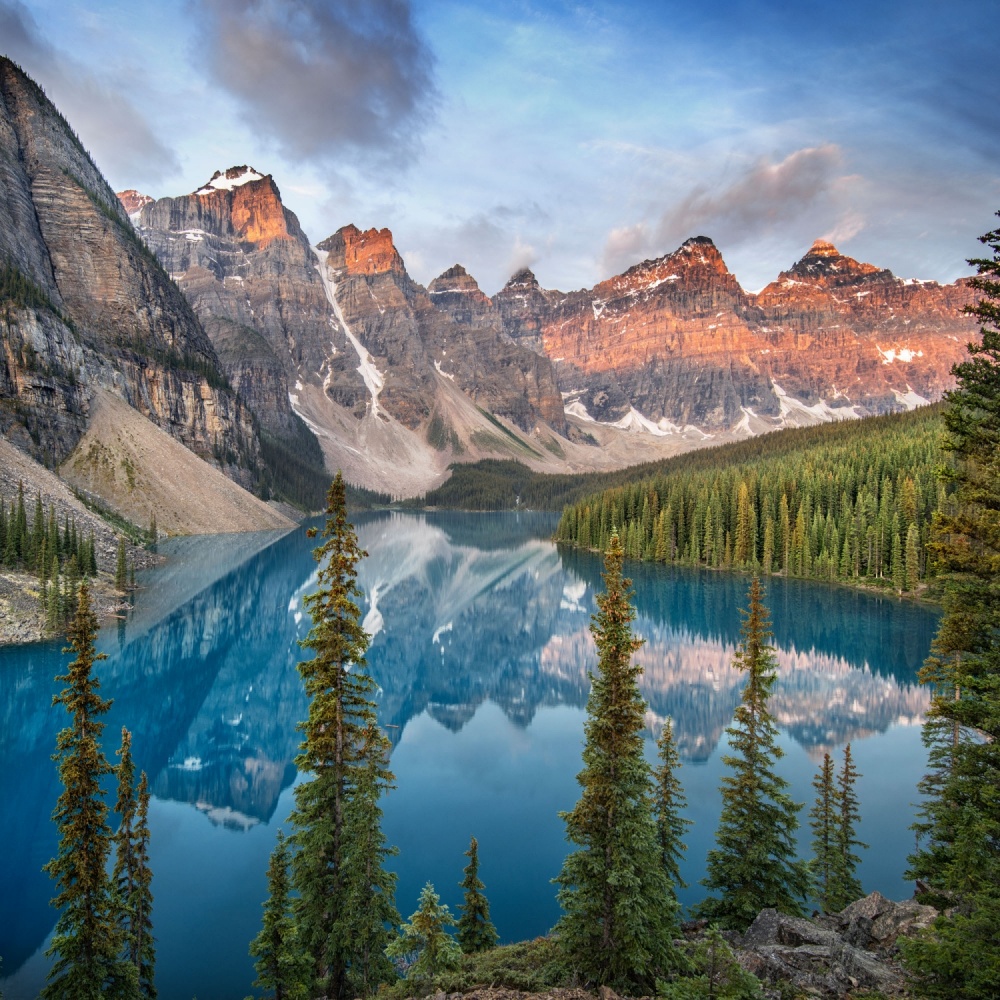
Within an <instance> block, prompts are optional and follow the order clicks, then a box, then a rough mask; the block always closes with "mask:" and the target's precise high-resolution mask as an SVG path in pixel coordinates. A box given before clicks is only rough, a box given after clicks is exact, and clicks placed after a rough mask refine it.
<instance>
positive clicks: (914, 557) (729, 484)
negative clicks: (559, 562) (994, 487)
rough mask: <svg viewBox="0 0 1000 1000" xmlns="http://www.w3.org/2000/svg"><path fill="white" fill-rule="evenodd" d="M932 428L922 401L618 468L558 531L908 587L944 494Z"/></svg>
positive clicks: (917, 574)
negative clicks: (907, 408) (908, 408)
mask: <svg viewBox="0 0 1000 1000" xmlns="http://www.w3.org/2000/svg"><path fill="white" fill-rule="evenodd" d="M941 429H942V428H941V410H940V407H938V406H931V407H925V408H923V409H920V410H915V411H913V412H912V413H903V414H891V415H888V416H883V417H875V418H871V419H867V420H859V421H851V422H849V423H837V424H825V425H822V426H819V427H812V428H807V429H804V430H796V431H782V432H777V433H774V434H770V435H766V436H764V437H759V438H753V439H751V440H748V441H745V442H740V443H738V444H735V445H727V446H725V447H722V448H716V449H711V450H707V451H699V452H692V453H689V454H686V455H682V456H679V457H678V458H675V459H672V460H670V461H669V462H665V463H662V464H661V466H660V468H659V469H657V470H656V471H655V472H653V471H646V472H645V474H641V472H642V470H641V469H634V470H624V472H623V475H624V474H626V473H629V472H631V473H632V481H630V482H624V483H622V484H621V485H616V486H613V487H611V488H607V489H604V490H603V491H601V492H596V491H595V492H594V493H592V494H591V495H589V496H587V497H585V498H582V499H580V500H577V501H576V502H574V503H572V504H570V505H569V506H567V507H566V508H565V509H564V511H563V515H562V518H561V520H560V522H559V527H558V529H557V533H556V537H557V539H558V540H560V541H563V542H569V543H572V544H575V545H578V546H581V547H583V548H594V549H604V548H605V547H606V546H607V543H608V540H609V538H610V537H611V534H612V532H613V531H614V530H617V531H618V532H619V533H620V535H621V537H622V539H623V544H624V548H625V553H626V556H627V557H629V558H633V559H646V560H655V561H657V562H676V563H681V564H685V565H691V566H706V567H711V568H723V569H731V568H734V569H750V570H760V571H762V572H764V573H784V574H786V575H789V576H799V577H810V578H814V579H830V580H846V581H852V582H861V581H864V582H870V583H873V584H876V585H885V586H892V587H893V588H894V589H896V590H897V591H900V592H902V591H914V590H917V589H918V588H919V587H920V584H921V581H922V580H923V579H924V578H925V577H926V575H927V572H928V565H927V560H926V555H925V549H924V546H925V543H926V541H927V537H928V533H929V528H930V523H931V518H932V517H933V515H934V512H935V511H937V510H939V509H940V508H941V506H942V503H943V501H944V499H945V486H944V485H943V484H942V482H941V481H940V480H939V479H938V477H937V470H938V468H939V467H940V465H941V464H942V462H943V461H944V458H943V455H942V453H941V451H940V437H941ZM637 473H640V474H637Z"/></svg>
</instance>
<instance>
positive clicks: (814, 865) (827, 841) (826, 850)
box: [809, 753, 837, 913]
mask: <svg viewBox="0 0 1000 1000" xmlns="http://www.w3.org/2000/svg"><path fill="white" fill-rule="evenodd" d="M813 788H815V789H816V801H815V803H814V804H813V807H812V809H811V810H810V811H809V825H810V826H811V827H812V832H813V839H812V849H813V858H812V861H811V862H810V863H809V871H810V874H811V875H812V880H813V894H814V896H815V898H816V902H818V903H819V907H820V909H821V910H822V911H823V913H835V912H837V911H836V909H835V908H834V907H833V906H832V905H831V896H832V883H833V878H834V871H835V869H836V866H837V787H836V785H835V784H834V775H833V758H832V757H831V756H830V755H829V754H828V753H824V754H823V763H822V764H821V765H820V769H819V772H818V773H817V775H816V777H815V778H813Z"/></svg>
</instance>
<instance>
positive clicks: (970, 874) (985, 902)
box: [904, 213, 1000, 998]
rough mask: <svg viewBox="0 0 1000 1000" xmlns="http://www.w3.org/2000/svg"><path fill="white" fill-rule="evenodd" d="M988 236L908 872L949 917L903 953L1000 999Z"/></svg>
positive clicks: (949, 422) (998, 496) (994, 402)
mask: <svg viewBox="0 0 1000 1000" xmlns="http://www.w3.org/2000/svg"><path fill="white" fill-rule="evenodd" d="M998 214H1000V213H998ZM980 241H981V242H982V243H983V244H985V245H986V246H987V247H989V249H990V251H991V254H992V256H990V257H982V258H975V259H973V260H970V261H969V263H970V264H972V265H973V266H974V267H975V268H976V269H977V272H978V275H977V277H975V278H973V279H971V284H972V286H973V287H974V288H976V289H977V290H978V291H979V292H980V293H981V295H982V297H981V298H980V300H979V302H978V303H977V304H976V305H975V306H972V307H970V308H969V309H968V312H970V313H971V314H972V315H974V316H976V317H977V318H978V319H979V321H980V323H981V324H982V325H981V327H980V338H979V340H978V341H973V342H972V343H970V344H969V345H968V350H969V359H968V360H967V361H963V362H962V363H960V364H958V365H956V366H955V367H954V368H953V369H952V374H953V375H954V376H955V379H956V383H957V384H956V388H955V389H954V390H952V391H951V392H949V393H947V394H946V404H947V405H946V408H945V411H944V424H945V430H946V435H945V440H944V444H943V447H944V449H945V450H946V451H947V452H949V453H950V455H951V457H952V458H953V463H952V466H951V467H950V468H949V469H947V470H944V475H945V478H946V482H947V484H948V485H949V486H950V487H951V488H952V489H953V491H954V492H953V495H952V498H951V500H950V502H949V503H948V504H947V505H946V506H945V507H944V509H943V510H942V511H941V512H940V513H939V514H938V516H937V518H936V519H935V523H934V533H933V536H932V539H931V542H930V545H929V548H930V551H931V554H932V557H933V558H934V559H935V561H936V563H937V566H938V572H939V575H940V576H941V577H942V578H943V579H944V584H945V596H944V602H943V603H944V615H943V617H942V618H941V623H940V625H939V628H938V633H937V636H936V637H935V640H934V643H933V645H932V647H931V656H930V657H929V658H928V660H927V662H926V663H925V665H924V669H923V672H922V679H923V680H924V681H925V683H928V684H930V685H932V687H933V695H932V698H931V707H930V710H929V712H928V716H927V722H926V724H925V726H924V743H925V745H926V746H927V748H928V766H929V771H928V773H927V775H926V776H925V778H924V779H923V781H922V782H921V785H920V788H921V791H922V792H923V793H924V796H925V798H924V803H923V806H922V809H921V813H920V816H919V819H918V821H917V823H916V824H915V826H914V828H915V829H916V831H917V834H918V836H919V837H920V840H919V843H918V849H917V850H916V851H915V853H914V854H913V855H912V856H911V857H910V870H909V872H908V875H909V876H910V877H912V878H915V879H918V880H919V881H918V886H919V887H920V888H921V889H922V890H923V893H922V894H923V896H924V898H925V900H926V901H928V902H931V903H933V904H934V905H936V906H938V907H939V908H940V909H942V910H945V909H948V910H950V911H951V913H952V916H950V917H948V916H944V915H942V916H941V917H939V918H938V920H937V921H936V922H935V925H934V927H933V928H932V933H931V934H930V935H928V936H927V937H926V938H923V939H919V940H916V941H914V942H911V943H908V944H907V945H906V947H905V949H904V953H905V956H906V959H907V961H908V964H909V966H910V969H911V971H912V972H914V974H915V975H916V977H917V978H916V988H917V990H918V992H920V993H921V994H922V995H924V996H930V997H938V996H948V997H956V998H973V997H977V998H978V997H984V996H996V995H998V994H1000V905H998V903H1000V889H998V888H997V887H998V886H1000V796H998V794H997V789H1000V229H995V230H992V231H991V232H988V233H986V234H985V235H984V236H982V237H980Z"/></svg>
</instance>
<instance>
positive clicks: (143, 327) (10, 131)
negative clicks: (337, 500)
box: [0, 59, 259, 484]
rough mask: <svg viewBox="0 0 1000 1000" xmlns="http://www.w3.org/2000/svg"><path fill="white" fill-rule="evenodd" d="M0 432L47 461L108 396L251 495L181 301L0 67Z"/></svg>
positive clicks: (51, 118) (117, 211) (241, 422)
mask: <svg viewBox="0 0 1000 1000" xmlns="http://www.w3.org/2000/svg"><path fill="white" fill-rule="evenodd" d="M0 150H2V151H3V152H2V155H0V265H2V266H3V267H4V269H5V274H6V275H7V276H8V281H7V286H6V289H5V293H6V294H5V295H4V299H3V302H2V313H0V348H2V355H0V395H2V400H0V402H2V404H3V405H2V407H0V431H3V432H4V433H6V434H7V435H8V436H9V437H11V438H12V439H13V440H15V441H17V442H18V443H19V444H20V445H21V446H22V447H24V448H25V449H26V450H28V451H30V452H31V453H32V454H33V455H35V456H36V457H39V458H43V459H45V460H47V461H50V462H54V461H60V460H61V459H63V458H64V457H65V456H66V455H67V454H68V453H69V452H70V451H71V450H72V448H73V447H74V446H75V444H76V442H77V441H78V440H79V438H80V435H81V434H82V432H83V430H84V428H85V427H86V425H87V421H88V412H89V406H90V400H91V398H92V396H93V393H94V391H95V389H96V388H98V387H103V388H106V389H108V390H110V391H111V392H113V393H114V394H115V395H117V396H119V397H121V398H122V399H124V400H125V401H126V402H127V403H128V404H129V405H130V406H132V407H133V408H134V409H137V410H139V411H140V412H141V413H143V414H144V415H145V416H147V417H149V418H150V419H151V420H153V421H154V423H156V424H158V425H159V426H160V427H162V428H163V429H165V430H167V431H168V432H169V433H170V434H172V435H173V436H174V437H175V438H177V439H178V440H179V441H181V443H183V444H184V445H186V446H187V447H188V448H190V449H192V450H193V451H195V452H196V453H198V454H200V455H202V456H203V457H206V458H209V459H212V457H213V454H218V453H219V449H220V448H221V449H222V450H223V451H224V452H226V453H227V454H229V455H230V456H232V461H231V462H230V463H229V468H228V469H227V471H228V473H229V474H231V475H232V476H233V477H234V478H237V479H240V480H242V481H243V482H244V483H246V484H249V483H250V482H251V481H252V478H253V474H252V473H251V472H250V469H251V468H252V467H253V466H254V464H255V462H256V460H257V458H258V454H259V452H258V443H257V439H256V433H255V431H254V428H253V425H252V422H251V419H250V416H249V414H248V413H247V412H246V411H245V409H244V408H243V406H242V404H241V402H240V401H239V400H238V399H237V398H236V396H235V395H234V394H233V393H232V392H231V391H230V390H229V389H228V388H226V387H225V385H224V380H223V379H222V377H221V375H220V371H219V363H218V358H217V356H216V353H215V351H214V349H213V347H212V344H211V342H210V341H209V339H208V337H207V336H206V334H205V331H204V330H203V329H202V327H201V324H200V323H199V322H198V320H197V319H196V317H195V316H194V314H193V313H192V311H191V308H190V306H189V305H188V303H187V300H186V299H185V298H184V296H183V295H182V294H181V293H180V291H179V290H178V288H177V287H176V286H175V285H174V284H173V282H171V281H170V279H169V277H168V276H167V274H166V273H165V272H164V271H163V269H162V268H161V267H160V266H159V264H158V263H157V262H156V260H155V258H154V257H153V256H152V255H151V254H150V253H149V251H148V250H147V249H146V247H145V246H143V244H142V243H141V241H140V240H138V239H137V238H136V236H135V233H134V231H133V229H132V226H131V224H130V222H129V220H128V217H127V215H126V212H125V210H124V209H123V207H122V206H121V204H120V203H119V201H118V199H117V198H116V197H115V194H114V192H113V191H111V189H110V188H109V187H108V185H107V183H106V182H105V181H104V179H103V177H102V176H101V174H100V172H99V171H98V170H97V168H96V167H95V166H94V164H93V163H92V162H91V160H90V157H89V156H88V155H87V153H86V151H85V150H84V149H83V147H82V146H81V145H80V142H79V140H78V139H77V138H76V136H75V135H74V134H73V132H72V130H71V129H70V127H69V126H68V125H67V123H66V122H65V121H64V120H63V118H62V117H61V116H60V115H59V113H58V112H57V111H56V109H55V108H54V107H53V106H52V104H51V103H50V102H49V101H48V99H47V98H46V97H45V95H44V94H43V93H42V91H41V90H40V89H39V88H38V87H37V86H36V85H35V84H34V83H33V82H32V81H31V80H30V79H29V78H28V77H27V76H25V75H24V73H22V72H21V71H20V69H18V68H17V67H16V66H15V65H14V64H13V63H12V62H10V61H9V60H7V59H0Z"/></svg>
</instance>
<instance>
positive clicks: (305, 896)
mask: <svg viewBox="0 0 1000 1000" xmlns="http://www.w3.org/2000/svg"><path fill="white" fill-rule="evenodd" d="M325 513H326V524H325V526H324V528H323V530H322V533H321V538H322V542H321V544H320V545H319V546H317V547H316V548H315V549H314V550H313V556H314V558H315V559H316V561H317V562H318V563H319V567H320V568H319V573H318V589H317V590H316V592H315V593H314V594H311V595H310V596H308V597H307V598H306V599H305V604H306V607H307V609H308V610H309V612H310V614H311V616H312V621H313V625H312V628H311V629H310V631H309V634H308V636H307V637H306V638H305V639H304V640H303V642H302V645H303V647H304V648H306V649H308V650H311V652H312V653H313V658H312V659H310V660H307V661H304V662H302V663H300V664H299V673H300V674H301V676H302V680H303V683H304V685H305V689H306V694H307V695H308V696H309V699H310V701H309V716H308V718H307V719H306V721H305V722H304V723H302V727H301V728H302V731H303V734H304V739H303V742H302V744H301V746H300V752H299V755H298V756H297V757H296V760H295V762H296V765H297V766H298V768H299V770H300V771H302V772H308V773H309V774H310V775H311V777H310V778H309V780H307V781H303V782H301V783H300V784H299V785H297V786H296V789H295V809H294V811H293V813H292V816H291V821H292V824H293V826H294V832H293V834H292V842H293V848H294V854H293V858H292V866H291V869H292V885H293V888H294V889H295V890H296V891H297V896H296V897H295V907H294V909H295V921H296V926H297V928H298V937H299V943H300V947H301V948H302V949H303V951H304V953H305V954H307V955H309V956H311V958H312V963H313V964H312V969H311V971H310V976H309V977H308V980H307V985H308V988H309V990H310V992H311V994H312V995H316V994H319V993H322V994H325V995H326V996H327V997H329V998H332V1000H340V998H343V997H348V996H351V997H353V996H356V995H358V992H359V991H360V990H362V989H364V988H365V987H366V984H367V985H370V984H372V983H373V982H375V981H377V979H378V976H380V975H381V974H382V973H383V972H384V971H385V968H386V966H385V962H384V951H385V946H386V944H387V943H388V939H389V935H388V931H387V930H386V929H385V923H389V924H395V923H397V922H398V919H399V918H398V914H397V913H396V910H395V905H394V902H393V895H394V890H395V879H394V877H393V876H391V875H388V874H387V873H385V872H384V871H383V870H382V867H381V863H382V861H383V860H384V858H385V857H386V856H387V855H388V853H389V852H388V850H387V849H386V848H385V847H384V842H383V841H382V839H381V832H380V830H379V822H380V819H381V812H380V810H379V808H378V799H379V797H380V796H381V795H382V793H383V792H384V791H386V790H387V789H388V788H390V787H391V786H392V781H393V776H392V773H391V772H390V771H389V769H388V749H387V743H386V741H385V739H384V737H383V736H381V734H378V733H377V721H376V715H375V704H374V702H373V701H372V696H373V695H374V692H375V684H374V682H373V681H372V679H371V677H370V676H369V675H368V674H367V673H366V672H365V651H366V650H367V648H368V636H367V634H366V633H365V631H364V629H363V628H362V627H361V611H360V609H359V607H358V605H357V603H356V599H357V598H359V597H360V596H361V591H360V590H359V589H358V586H357V565H358V563H359V562H360V560H361V559H363V558H364V556H365V555H366V553H365V552H364V551H363V550H362V549H361V548H360V546H359V545H358V540H357V535H356V533H355V531H354V526H353V525H352V524H351V523H350V522H349V521H348V519H347V509H346V504H345V492H344V481H343V477H342V476H341V474H340V473H339V472H338V473H337V476H336V478H335V479H334V481H333V483H332V484H331V485H330V489H329V492H328V493H327V503H326V510H325ZM315 534H316V531H315V529H311V536H313V537H314V536H315Z"/></svg>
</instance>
